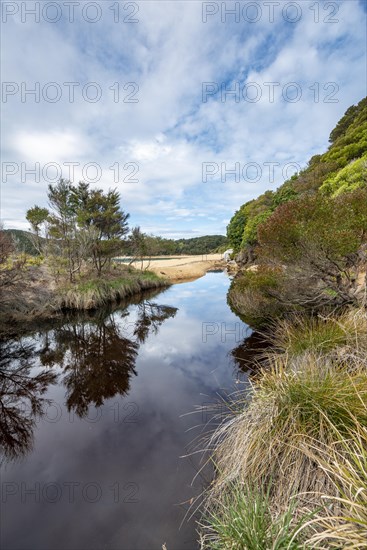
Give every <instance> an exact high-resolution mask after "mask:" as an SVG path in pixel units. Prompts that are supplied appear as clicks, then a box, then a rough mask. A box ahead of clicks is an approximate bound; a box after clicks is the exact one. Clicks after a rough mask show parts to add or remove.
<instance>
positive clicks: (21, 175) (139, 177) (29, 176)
mask: <svg viewBox="0 0 367 550" xmlns="http://www.w3.org/2000/svg"><path fill="white" fill-rule="evenodd" d="M1 8H2V24H1V25H2V29H1V30H2V36H1V66H2V69H1V78H2V98H1V111H2V116H1V120H2V130H1V165H2V166H1V167H2V179H1V219H2V221H3V223H4V226H5V228H18V229H28V223H27V221H26V219H25V215H26V211H27V209H28V208H30V207H32V206H33V205H35V204H37V205H39V206H47V187H48V185H49V184H50V183H51V184H55V183H56V181H57V179H58V178H59V177H64V178H66V179H71V180H72V181H73V182H74V183H77V182H78V181H80V180H83V181H87V182H89V183H90V185H91V187H97V188H102V189H104V190H107V189H109V188H117V189H118V191H119V192H120V194H121V207H122V208H123V210H124V211H126V212H129V213H130V225H131V226H136V225H139V226H140V227H141V229H142V230H143V231H144V232H147V233H152V234H155V235H161V236H163V237H170V238H181V237H197V236H201V235H207V234H225V231H226V225H227V224H228V222H229V220H230V218H231V216H232V215H233V214H234V212H235V210H237V209H238V208H239V207H240V206H241V204H243V203H244V202H246V201H248V200H251V199H253V198H255V197H257V196H258V195H260V194H261V193H263V192H264V191H265V190H267V189H276V188H277V187H279V185H281V184H282V183H283V181H285V180H286V179H287V178H288V177H290V176H291V175H292V174H294V173H295V172H297V171H299V170H300V169H302V168H304V167H305V166H306V165H307V161H308V160H309V159H310V157H311V156H312V155H314V154H319V153H322V152H324V151H325V150H326V149H327V147H328V138H329V134H330V131H331V130H332V129H333V127H334V126H335V124H336V123H337V121H338V120H339V119H340V118H341V117H342V115H343V114H344V112H345V111H346V109H347V108H348V107H349V106H350V105H352V104H356V103H358V101H360V100H361V99H362V98H363V97H364V96H365V95H366V12H367V9H366V1H360V0H342V1H337V2H329V1H327V2H324V1H319V2H317V1H316V2H315V1H310V2H309V1H308V0H302V1H298V2H287V1H285V0H279V1H256V2H246V1H241V2H232V1H227V2H201V1H196V0H186V1H182V2H181V1H171V0H162V1H157V0H145V1H141V2H116V1H113V0H111V1H110V0H104V1H97V2H89V1H86V0H80V1H74V2H70V1H60V2H52V1H50V2H48V1H38V2H36V1H32V2H31V1H28V2H17V1H9V2H8V1H4V0H3V1H2V3H1Z"/></svg>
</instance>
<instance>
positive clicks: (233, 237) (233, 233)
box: [227, 207, 247, 252]
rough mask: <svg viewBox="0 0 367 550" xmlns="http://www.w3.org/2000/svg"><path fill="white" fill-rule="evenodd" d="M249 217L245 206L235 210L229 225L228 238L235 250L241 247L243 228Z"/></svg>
mask: <svg viewBox="0 0 367 550" xmlns="http://www.w3.org/2000/svg"><path fill="white" fill-rule="evenodd" d="M246 223H247V218H246V215H245V212H244V209H243V207H241V209H240V210H237V212H235V214H234V216H233V217H232V219H231V221H230V222H229V224H228V226H227V238H228V241H229V243H230V245H231V247H232V248H233V251H234V252H238V251H239V250H240V248H241V243H242V235H243V229H244V227H245V226H246Z"/></svg>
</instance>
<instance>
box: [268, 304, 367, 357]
mask: <svg viewBox="0 0 367 550" xmlns="http://www.w3.org/2000/svg"><path fill="white" fill-rule="evenodd" d="M267 339H268V340H269V341H270V343H271V344H273V352H274V350H275V354H279V353H280V354H286V355H287V356H288V357H289V358H293V359H295V358H297V357H298V356H300V355H302V354H304V353H307V352H312V353H315V354H324V355H325V354H328V355H331V356H333V357H334V358H337V359H338V360H341V361H342V362H344V363H348V364H349V366H350V367H351V366H352V365H353V363H354V361H355V360H357V363H358V362H359V361H360V360H361V359H363V358H364V357H365V356H366V353H367V315H366V311H365V310H364V309H357V310H350V311H346V312H345V313H343V314H341V315H339V316H337V317H336V316H330V315H328V316H326V317H321V316H318V317H310V316H306V315H304V316H301V315H296V316H292V317H291V318H290V319H283V320H279V321H278V322H277V323H275V324H273V326H272V327H271V329H270V331H269V332H268V335H267ZM270 353H272V352H270Z"/></svg>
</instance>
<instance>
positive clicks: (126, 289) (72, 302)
mask: <svg viewBox="0 0 367 550" xmlns="http://www.w3.org/2000/svg"><path fill="white" fill-rule="evenodd" d="M167 284H168V283H167V282H166V281H165V280H164V279H161V278H160V277H158V276H157V275H155V273H152V272H149V271H146V272H144V273H139V274H135V273H129V272H127V273H126V274H124V275H123V276H118V277H115V278H110V279H102V278H100V279H99V278H97V279H95V278H94V279H89V280H86V281H82V282H80V283H78V284H74V285H72V286H69V287H66V288H64V289H62V290H61V292H60V298H59V307H60V308H62V309H73V310H90V309H96V308H98V307H101V306H104V305H107V304H110V303H113V302H117V301H119V300H122V299H124V298H127V297H129V296H132V295H133V294H138V293H140V292H142V291H143V290H148V289H154V288H161V287H164V286H167Z"/></svg>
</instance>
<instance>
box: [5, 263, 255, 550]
mask: <svg viewBox="0 0 367 550" xmlns="http://www.w3.org/2000/svg"><path fill="white" fill-rule="evenodd" d="M229 283H230V280H229V278H228V276H227V275H226V274H225V273H208V274H207V275H206V276H204V277H202V278H200V279H197V280H195V281H193V282H188V283H184V284H177V285H173V286H172V287H170V288H169V289H168V290H166V291H159V292H155V293H148V294H147V295H144V298H143V299H142V298H140V301H139V300H137V299H135V300H132V301H130V302H129V303H126V304H121V305H120V306H119V307H118V308H117V309H116V308H115V309H114V310H113V309H111V310H109V311H100V312H98V313H96V314H94V315H89V316H85V315H83V316H70V317H68V318H65V319H64V320H63V322H57V323H54V324H53V326H46V327H42V328H40V330H39V331H38V332H37V333H32V334H29V335H27V336H24V337H22V338H19V339H16V340H12V341H7V342H3V343H2V361H1V371H0V404H1V406H2V417H1V443H2V451H3V455H2V464H1V493H2V494H1V499H2V503H1V535H0V536H1V538H0V545H1V548H4V550H160V549H161V548H162V545H163V544H164V543H166V547H167V550H184V549H188V550H195V549H196V548H198V544H197V542H196V540H197V534H196V523H195V518H197V517H198V514H197V513H195V505H193V503H195V498H196V497H197V496H198V495H200V493H201V491H202V490H203V488H205V487H206V486H207V483H208V481H209V479H210V476H211V471H210V469H209V468H208V467H207V468H205V467H204V469H203V470H202V471H201V472H200V473H199V474H198V472H199V470H200V468H201V467H202V466H203V457H202V454H201V453H197V454H192V455H191V456H188V457H187V456H186V457H185V455H188V454H190V453H192V452H193V451H194V450H195V449H200V448H202V447H203V446H204V442H203V441H200V438H202V437H203V434H204V433H205V432H206V430H207V429H208V426H207V422H208V420H210V417H211V414H212V413H211V412H210V411H207V410H206V409H205V407H206V406H209V407H210V405H209V404H213V403H215V402H219V399H220V397H221V396H225V395H227V394H231V393H233V392H234V391H236V390H238V388H239V387H242V386H241V384H243V385H246V381H247V375H246V373H245V372H244V371H242V370H241V369H240V368H239V365H238V360H236V358H235V357H238V356H239V355H240V353H237V352H236V348H237V347H239V349H241V345H242V343H243V341H244V339H245V338H246V336H247V335H248V334H249V331H248V330H247V327H246V325H244V324H243V323H242V322H241V321H240V320H239V318H238V317H236V316H235V315H234V314H233V313H232V312H231V310H230V309H229V307H228V305H227V302H226V293H227V290H228V286H229ZM203 406H204V410H199V409H198V408H199V407H203ZM218 410H219V411H220V409H218ZM209 424H210V423H209ZM195 438H196V446H195V444H194V443H193V441H194V439H195ZM190 504H191V508H190ZM189 508H190V510H189ZM188 510H189V513H187V512H188ZM185 514H186V517H185ZM191 516H192V517H191ZM190 517H191V519H190Z"/></svg>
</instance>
